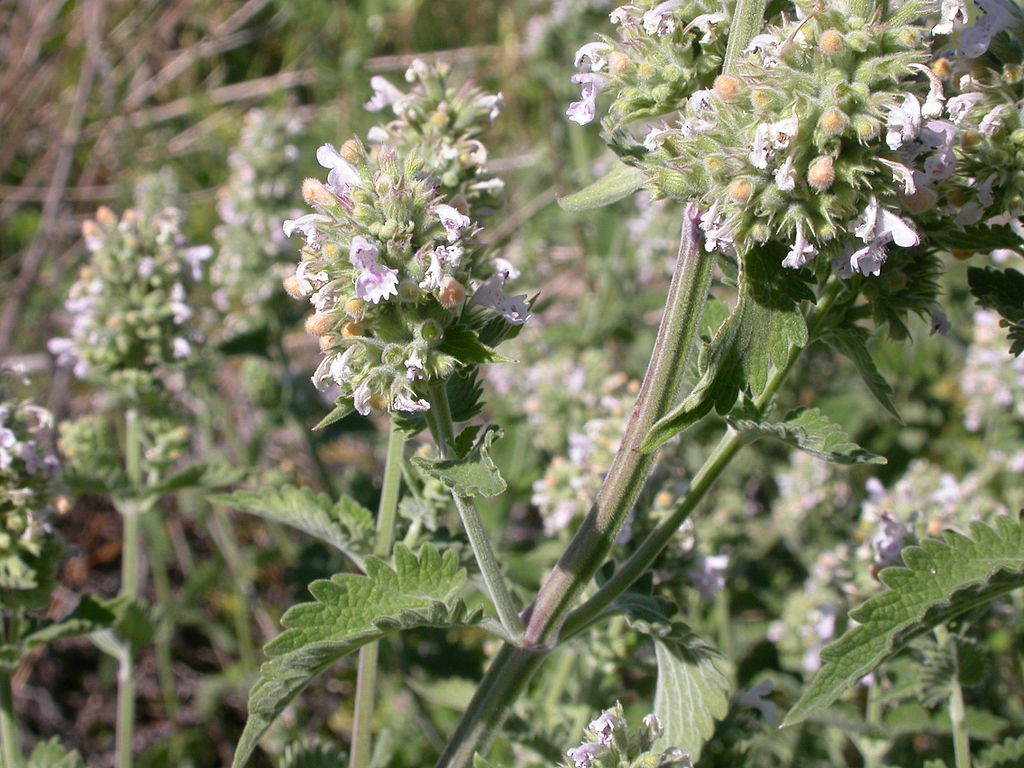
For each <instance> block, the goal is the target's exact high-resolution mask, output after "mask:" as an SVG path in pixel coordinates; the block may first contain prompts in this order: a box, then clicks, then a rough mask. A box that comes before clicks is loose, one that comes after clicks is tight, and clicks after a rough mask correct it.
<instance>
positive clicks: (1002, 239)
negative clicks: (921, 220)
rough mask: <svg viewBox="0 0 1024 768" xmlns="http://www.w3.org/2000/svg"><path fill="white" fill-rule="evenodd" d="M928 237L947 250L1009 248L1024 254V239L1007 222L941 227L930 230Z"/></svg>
mask: <svg viewBox="0 0 1024 768" xmlns="http://www.w3.org/2000/svg"><path fill="white" fill-rule="evenodd" d="M928 237H929V239H930V240H932V242H934V243H935V244H936V245H938V246H939V247H940V248H942V249H943V250H946V251H970V252H971V253H987V252H988V251H995V250H998V249H1001V248H1007V249H1009V250H1012V251H1016V252H1017V253H1019V254H1020V255H1022V256H1024V240H1021V239H1020V237H1019V236H1018V235H1017V233H1016V232H1014V231H1013V230H1012V229H1010V227H1009V226H1007V225H1006V224H1001V225H999V226H995V227H990V226H988V225H986V224H977V225H975V226H973V227H966V228H965V229H961V230H956V229H941V230H936V231H934V232H929V233H928Z"/></svg>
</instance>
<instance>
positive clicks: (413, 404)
mask: <svg viewBox="0 0 1024 768" xmlns="http://www.w3.org/2000/svg"><path fill="white" fill-rule="evenodd" d="M391 408H392V410H395V411H403V412H405V413H422V412H423V411H429V410H430V403H428V402H427V401H426V400H424V399H423V398H418V397H416V395H414V394H413V393H412V391H410V390H406V389H402V390H399V391H398V393H397V394H396V395H395V399H394V402H393V403H392V405H391Z"/></svg>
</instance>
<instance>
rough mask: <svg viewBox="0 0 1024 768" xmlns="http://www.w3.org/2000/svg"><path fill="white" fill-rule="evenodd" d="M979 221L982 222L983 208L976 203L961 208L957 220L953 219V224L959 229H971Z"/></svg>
mask: <svg viewBox="0 0 1024 768" xmlns="http://www.w3.org/2000/svg"><path fill="white" fill-rule="evenodd" d="M979 221H981V206H980V205H978V204H977V203H975V202H970V203H967V204H966V205H964V206H961V208H960V210H959V212H957V215H956V218H955V219H953V223H954V224H956V225H957V226H958V227H969V226H971V225H972V224H977V223H978V222H979Z"/></svg>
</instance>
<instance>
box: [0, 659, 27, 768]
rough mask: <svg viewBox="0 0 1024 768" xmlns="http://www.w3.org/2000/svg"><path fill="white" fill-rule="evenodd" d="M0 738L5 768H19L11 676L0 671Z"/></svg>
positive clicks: (18, 749)
mask: <svg viewBox="0 0 1024 768" xmlns="http://www.w3.org/2000/svg"><path fill="white" fill-rule="evenodd" d="M0 738H2V739H3V756H4V763H3V764H4V766H5V768H21V762H22V761H21V747H20V746H18V721H17V719H16V718H15V717H14V692H13V691H12V690H11V674H10V672H7V671H6V670H0Z"/></svg>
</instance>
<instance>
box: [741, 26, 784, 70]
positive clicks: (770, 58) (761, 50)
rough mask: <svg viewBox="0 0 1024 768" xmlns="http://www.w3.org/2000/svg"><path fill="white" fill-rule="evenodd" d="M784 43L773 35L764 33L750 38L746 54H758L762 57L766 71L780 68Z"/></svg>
mask: <svg viewBox="0 0 1024 768" xmlns="http://www.w3.org/2000/svg"><path fill="white" fill-rule="evenodd" d="M781 46H782V41H781V40H779V38H778V37H776V36H775V35H773V34H770V33H767V32H765V33H763V34H760V35H754V36H753V37H752V38H750V42H749V43H748V44H747V47H746V49H745V50H744V51H743V52H744V53H756V54H758V55H760V56H761V64H762V66H764V68H765V69H775V67H777V66H779V51H780V48H781Z"/></svg>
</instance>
